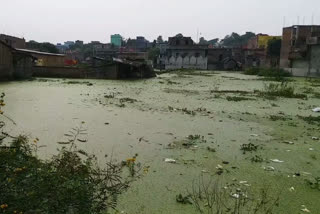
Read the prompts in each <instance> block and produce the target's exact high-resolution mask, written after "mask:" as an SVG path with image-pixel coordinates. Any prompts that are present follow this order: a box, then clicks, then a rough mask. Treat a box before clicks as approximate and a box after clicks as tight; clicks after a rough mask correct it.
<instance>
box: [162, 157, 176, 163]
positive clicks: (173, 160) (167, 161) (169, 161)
mask: <svg viewBox="0 0 320 214" xmlns="http://www.w3.org/2000/svg"><path fill="white" fill-rule="evenodd" d="M164 162H166V163H176V162H177V161H176V160H175V159H171V158H166V159H164Z"/></svg>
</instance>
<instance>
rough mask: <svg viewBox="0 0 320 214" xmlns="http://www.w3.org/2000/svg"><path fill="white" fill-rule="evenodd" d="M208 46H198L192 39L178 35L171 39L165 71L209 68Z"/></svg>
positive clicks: (167, 50)
mask: <svg viewBox="0 0 320 214" xmlns="http://www.w3.org/2000/svg"><path fill="white" fill-rule="evenodd" d="M207 55H208V47H207V45H196V44H195V43H194V42H193V40H192V39H191V37H183V36H182V35H177V36H175V37H170V38H169V44H168V47H167V49H166V57H165V69H167V70H168V69H169V70H170V69H201V70H206V69H207V68H208V58H207Z"/></svg>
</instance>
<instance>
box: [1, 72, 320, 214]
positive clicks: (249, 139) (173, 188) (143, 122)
mask: <svg viewBox="0 0 320 214" xmlns="http://www.w3.org/2000/svg"><path fill="white" fill-rule="evenodd" d="M286 79H288V81H286V83H281V82H279V81H276V80H275V79H264V78H261V77H258V76H254V75H245V74H241V73H232V72H214V73H213V72H210V71H192V72H191V71H177V72H175V71H171V72H168V73H163V74H160V75H158V77H156V78H153V79H148V80H132V81H122V80H119V81H115V80H90V81H88V80H70V79H63V80H62V79H61V80H57V79H39V80H34V81H19V82H10V83H6V82H1V83H0V93H1V92H4V93H5V95H6V96H5V100H4V101H5V105H3V106H2V104H1V103H0V105H1V111H3V112H4V114H1V115H0V117H1V120H0V121H4V122H5V124H6V125H5V126H3V127H2V129H3V131H4V132H6V133H10V135H12V136H19V135H21V134H23V135H26V136H29V137H30V139H32V140H31V143H32V142H33V139H36V138H38V139H40V141H39V142H38V141H36V142H37V143H34V142H33V144H34V145H38V147H37V153H36V156H37V157H38V158H39V159H41V160H44V161H46V160H48V161H50V160H52V158H53V157H55V156H56V155H57V149H61V148H62V147H66V148H67V149H68V148H70V146H72V145H73V144H70V140H72V139H73V138H72V136H73V133H75V134H77V129H76V130H72V129H71V131H72V132H73V133H70V132H69V130H70V128H72V127H76V126H77V125H79V124H82V122H85V123H84V124H82V125H83V126H85V127H86V129H85V134H84V135H80V136H79V137H78V138H77V139H76V140H75V142H76V147H74V146H72V149H71V150H72V151H77V155H78V156H79V157H81V158H80V159H82V158H86V155H89V156H90V155H91V154H92V155H94V156H95V157H96V159H95V160H94V161H95V164H96V165H95V166H97V167H99V169H100V170H102V169H104V168H105V167H106V166H107V165H106V163H105V161H104V160H105V159H106V157H105V156H106V155H107V159H109V160H110V158H111V159H112V160H114V162H112V163H113V164H112V165H109V166H112V167H114V169H115V170H120V169H121V171H118V172H119V173H118V174H116V175H117V176H118V175H119V176H120V174H121V176H125V177H121V178H126V179H128V180H126V179H125V180H123V182H121V183H120V184H122V185H125V184H127V183H126V181H128V182H129V185H128V188H127V186H121V188H122V187H123V189H121V191H119V193H121V194H117V195H116V196H114V197H116V199H117V200H116V203H112V197H113V196H110V195H112V192H110V191H109V192H108V194H109V195H108V197H109V199H110V203H111V204H112V206H109V209H108V213H125V214H135V213H137V214H138V213H139V214H144V213H145V214H153V213H155V214H157V213H175V214H197V213H217V209H219V208H220V213H262V214H264V213H280V214H281V213H283V214H287V213H307V212H310V213H318V212H319V210H320V204H319V203H317V201H318V200H319V196H320V191H319V186H320V184H319V183H320V180H319V177H320V165H319V164H318V162H319V160H320V155H319V152H318V151H320V141H319V137H320V136H319V132H320V115H319V111H318V110H317V108H319V98H317V96H315V94H317V93H320V87H318V86H317V85H318V81H310V80H307V79H305V78H293V77H286ZM306 87H307V88H312V91H311V90H306ZM3 104H4V102H3ZM26 110H27V112H26ZM11 121H14V122H15V123H12V122H11ZM0 125H1V123H0ZM78 131H79V130H78ZM82 131H84V130H82V129H81V131H79V132H81V133H82ZM2 138H3V136H2V134H0V139H2ZM44 139H45V140H44ZM1 141H2V140H0V142H1ZM57 142H59V143H60V144H59V143H57ZM1 146H3V145H1ZM75 149H76V150H75ZM67 151H68V150H67ZM56 160H57V159H56ZM92 161H93V159H92ZM115 165H116V166H115ZM22 167H23V166H22ZM22 167H16V168H22ZM12 170H13V171H12V176H13V175H15V174H18V173H20V172H14V169H12ZM19 170H20V169H18V171H19ZM122 173H123V174H122ZM97 182H98V181H97ZM124 187H126V188H124ZM82 190H83V191H84V190H85V189H82ZM122 190H123V191H122ZM0 197H1V196H0ZM48 197H49V196H48ZM1 202H2V201H1ZM3 204H7V205H8V208H9V207H10V204H9V202H3ZM113 208H114V209H113ZM6 209H7V208H6ZM255 210H257V211H256V212H255ZM13 211H14V210H13ZM13 211H12V212H11V213H13ZM71 211H72V210H70V212H71ZM76 211H77V210H73V212H74V213H76Z"/></svg>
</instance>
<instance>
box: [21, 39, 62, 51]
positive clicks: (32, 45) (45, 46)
mask: <svg viewBox="0 0 320 214" xmlns="http://www.w3.org/2000/svg"><path fill="white" fill-rule="evenodd" d="M26 45H27V48H28V49H31V50H36V51H41V52H48V53H59V50H58V48H57V47H56V46H55V45H54V44H51V43H49V42H44V43H39V42H36V41H34V40H30V41H29V42H27V43H26Z"/></svg>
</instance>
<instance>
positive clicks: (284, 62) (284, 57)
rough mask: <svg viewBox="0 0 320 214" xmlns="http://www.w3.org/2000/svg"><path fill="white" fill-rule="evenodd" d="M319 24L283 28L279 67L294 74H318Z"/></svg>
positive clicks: (319, 71)
mask: <svg viewBox="0 0 320 214" xmlns="http://www.w3.org/2000/svg"><path fill="white" fill-rule="evenodd" d="M319 38H320V25H295V26H291V27H286V28H283V35H282V46H281V56H280V67H281V68H285V69H286V70H288V71H290V72H292V74H293V75H294V76H320V63H319V62H318V61H319V59H320V42H319Z"/></svg>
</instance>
